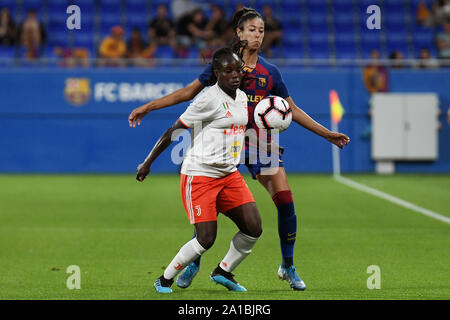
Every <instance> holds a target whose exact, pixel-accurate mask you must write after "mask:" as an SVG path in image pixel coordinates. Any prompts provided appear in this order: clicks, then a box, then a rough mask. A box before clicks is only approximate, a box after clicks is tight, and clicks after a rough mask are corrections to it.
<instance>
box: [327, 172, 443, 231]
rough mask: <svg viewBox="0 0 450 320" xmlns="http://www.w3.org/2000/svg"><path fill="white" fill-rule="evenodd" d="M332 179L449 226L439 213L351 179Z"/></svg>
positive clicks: (337, 176)
mask: <svg viewBox="0 0 450 320" xmlns="http://www.w3.org/2000/svg"><path fill="white" fill-rule="evenodd" d="M334 178H335V179H336V181H338V182H340V183H342V184H345V185H347V186H349V187H352V188H354V189H357V190H359V191H364V192H367V193H369V194H371V195H373V196H375V197H378V198H381V199H384V200H387V201H390V202H392V203H395V204H397V205H399V206H402V207H405V208H407V209H410V210H413V211H416V212H419V213H421V214H423V215H425V216H428V217H430V218H433V219H436V220H439V221H442V222H444V223H448V224H450V218H449V217H446V216H443V215H441V214H439V213H436V212H434V211H431V210H428V209H425V208H422V207H419V206H417V205H415V204H413V203H411V202H408V201H405V200H402V199H400V198H397V197H394V196H391V195H390V194H387V193H385V192H382V191H379V190H377V189H374V188H371V187H368V186H366V185H364V184H361V183H358V182H356V181H353V180H351V179H348V178H344V177H342V176H340V175H335V176H334Z"/></svg>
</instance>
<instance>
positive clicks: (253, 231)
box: [245, 220, 263, 238]
mask: <svg viewBox="0 0 450 320" xmlns="http://www.w3.org/2000/svg"><path fill="white" fill-rule="evenodd" d="M262 231H263V230H262V225H261V220H256V221H253V223H252V224H251V225H250V226H249V228H248V229H247V230H246V232H245V233H246V234H248V235H249V236H250V237H254V238H259V237H260V236H261V234H262Z"/></svg>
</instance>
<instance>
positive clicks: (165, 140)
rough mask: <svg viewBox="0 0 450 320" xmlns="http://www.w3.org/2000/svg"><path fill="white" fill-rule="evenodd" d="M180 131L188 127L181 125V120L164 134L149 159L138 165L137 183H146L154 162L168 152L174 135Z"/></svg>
mask: <svg viewBox="0 0 450 320" xmlns="http://www.w3.org/2000/svg"><path fill="white" fill-rule="evenodd" d="M178 129H186V127H185V126H184V125H183V124H182V123H181V121H180V120H179V119H178V120H177V121H176V122H175V123H174V124H173V126H172V127H171V128H169V129H168V130H167V131H166V132H164V133H163V135H162V136H161V137H160V138H159V139H158V141H157V142H156V144H155V145H154V147H153V149H152V151H150V153H149V154H148V156H147V158H145V161H144V162H142V163H141V164H140V165H138V167H137V174H136V180H137V181H140V182H142V181H144V179H145V178H146V177H147V175H148V174H149V173H150V167H151V165H152V163H153V161H155V160H156V158H158V157H159V155H160V154H161V153H162V152H163V151H164V150H166V149H167V147H168V146H170V144H171V143H172V135H173V133H174V132H175V131H176V130H178Z"/></svg>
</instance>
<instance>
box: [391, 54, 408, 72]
mask: <svg viewBox="0 0 450 320" xmlns="http://www.w3.org/2000/svg"><path fill="white" fill-rule="evenodd" d="M404 58H405V57H404V55H403V52H401V51H399V50H394V51H392V53H391V54H390V55H389V59H391V63H390V66H391V68H394V69H401V68H404V67H405V61H404V60H405V59H404Z"/></svg>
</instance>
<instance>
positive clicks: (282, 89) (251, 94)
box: [198, 56, 289, 129]
mask: <svg viewBox="0 0 450 320" xmlns="http://www.w3.org/2000/svg"><path fill="white" fill-rule="evenodd" d="M244 71H245V70H244ZM211 72H212V69H211V64H209V65H207V66H206V68H205V69H204V70H203V72H202V73H201V74H200V76H199V77H198V80H199V81H200V82H201V83H202V84H203V85H204V86H206V84H207V83H208V80H209V78H210V77H211ZM247 78H248V79H247V81H245V82H244V88H243V90H244V92H245V93H246V94H247V97H248V125H247V128H252V127H253V128H255V129H257V127H256V124H255V122H254V119H253V113H254V109H255V106H256V105H257V104H258V102H259V101H261V100H262V99H264V98H265V97H267V96H279V97H282V98H284V99H286V98H287V97H289V92H288V89H287V88H286V85H285V84H284V81H283V78H282V77H281V73H280V70H278V68H277V67H276V66H275V65H273V64H271V63H269V62H268V61H267V60H266V59H264V58H263V57H261V56H258V62H257V63H256V67H255V68H254V69H253V70H252V71H251V72H248V71H247Z"/></svg>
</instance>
